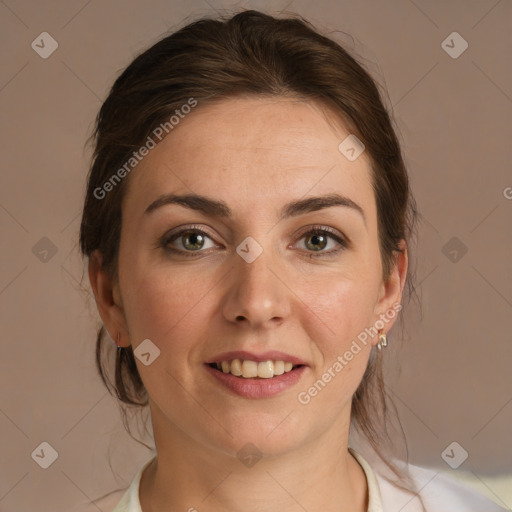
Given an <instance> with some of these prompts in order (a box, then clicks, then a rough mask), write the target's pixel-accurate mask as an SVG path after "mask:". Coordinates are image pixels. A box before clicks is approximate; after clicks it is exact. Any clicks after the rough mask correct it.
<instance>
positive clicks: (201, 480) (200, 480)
mask: <svg viewBox="0 0 512 512" xmlns="http://www.w3.org/2000/svg"><path fill="white" fill-rule="evenodd" d="M153 416H154V412H153ZM158 424H159V423H158V422H155V424H154V425H153V426H154V433H155V445H156V448H157V454H158V456H157V458H156V459H155V460H154V461H153V463H152V464H151V465H150V466H149V467H148V468H146V470H145V471H144V473H143V475H142V479H141V483H140V488H139V497H140V502H141V507H142V511H143V512H156V511H159V510H183V511H189V512H194V511H197V512H201V511H202V510H208V511H211V512H221V511H222V512H223V511H225V510H229V511H233V512H242V511H243V512H247V511H263V510H279V511H280V512H299V511H300V512H303V511H304V510H308V511H311V512H312V511H315V510H332V511H336V512H366V511H367V508H368V488H367V483H366V477H365V474H364V471H363V469H362V468H361V466H360V465H359V463H358V462H357V461H356V460H355V459H354V457H353V456H352V455H351V454H350V452H349V451H348V428H345V429H340V431H337V430H336V431H333V432H326V433H324V434H323V435H322V436H319V437H316V438H315V439H314V440H312V441H310V442H309V443H306V444H303V445H302V446H301V447H300V449H295V450H293V451H289V452H287V453H285V454H279V455H266V454H265V455H263V457H262V458H261V459H260V460H259V461H258V462H256V463H255V464H254V465H252V466H250V465H249V464H248V465H244V464H243V463H242V462H241V461H240V460H239V459H238V458H237V457H233V456H231V455H228V454H226V453H225V452H221V451H218V450H216V449H215V448H214V447H208V446H205V445H204V444H200V443H197V442H196V441H195V440H193V439H191V438H190V437H188V436H187V435H186V434H185V433H184V432H182V431H180V430H178V429H174V430H173V429H172V426H169V424H166V426H165V429H158V428H156V425H158ZM170 430H171V432H170ZM164 432H165V435H162V434H163V433H164Z"/></svg>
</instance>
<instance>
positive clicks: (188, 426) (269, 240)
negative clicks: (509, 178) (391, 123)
mask: <svg viewBox="0 0 512 512" xmlns="http://www.w3.org/2000/svg"><path fill="white" fill-rule="evenodd" d="M349 133H350V132H349V130H348V129H347V128H346V127H345V126H344V125H343V124H342V123H341V122H340V121H339V120H338V119H337V118H336V117H335V116H334V115H333V114H332V112H329V111H328V110H326V109H325V108H322V106H321V105H319V104H316V103H314V102H301V101H298V100H296V99H291V98H275V97H274V98H263V97H244V98H237V99H228V100H222V101H221V102H218V103H215V104H210V105H199V106H198V107H196V109H195V110H194V111H193V112H192V113H191V114H189V115H188V116H187V117H186V118H185V119H183V120H181V122H180V124H179V125H178V126H177V127H176V128H175V129H174V130H173V131H172V132H171V134H170V135H169V136H167V137H166V138H165V139H164V140H163V141H162V142H161V143H160V144H159V145H158V146H157V147H156V148H155V149H153V150H152V151H150V153H149V155H148V156H146V157H145V158H144V160H143V161H142V162H141V163H140V164H139V165H138V166H137V167H136V170H134V171H133V172H132V174H131V175H130V176H129V183H128V188H127V191H126V195H125V198H124V202H123V205H122V232H121V241H120V252H119V281H118V282H115V281H112V280H111V279H109V277H108V276H107V275H106V274H105V272H103V271H102V269H101V255H99V254H94V255H93V257H92V258H91V259H90V263H89V276H90V281H91V284H92V287H93V290H94V294H95V297H96V301H97V305H98V310H99V312H100V315H101V317H102V319H103V322H104V323H105V326H106V328H107V329H108V331H109V333H110V334H111V335H112V337H113V338H114V339H116V336H117V334H118V333H119V334H120V344H121V345H124V346H127V345H129V344H131V345H132V347H133V349H134V350H135V349H136V348H137V346H138V345H139V344H140V343H141V342H142V341H143V340H145V339H147V338H149V339H150V340H151V341H152V342H153V343H154V344H155V345H156V346H158V347H159V349H160V351H161V352H160V356H159V357H158V358H157V359H155V361H154V362H153V363H152V364H150V365H149V366H145V365H144V364H142V363H141V361H139V360H138V359H137V358H136V362H137V367H138V370H139V372H140V375H141V378H142V380H143V382H144V385H145V386H146V388H147V390H148V393H149V396H150V411H151V419H152V425H153V430H154V438H155V444H156V449H157V454H158V458H157V462H155V463H153V464H151V465H150V466H149V467H148V469H147V470H146V471H145V472H144V474H143V477H142V481H141V486H140V500H141V505H142V509H143V511H144V512H152V511H157V510H184V511H186V510H189V509H191V507H195V508H196V509H197V510H198V511H201V510H209V511H212V512H217V511H224V510H230V511H240V512H241V511H242V510H243V511H248V510H250V511H263V510H280V511H282V512H292V511H293V512H295V511H303V510H304V508H305V509H307V510H308V511H310V512H313V511H320V510H336V511H340V512H343V511H344V512H348V511H350V512H358V511H359V512H363V511H366V509H367V506H368V489H367V484H366V479H365V476H364V472H363V470H362V468H361V467H360V465H359V464H358V463H357V461H356V460H355V459H354V458H353V456H352V455H351V454H350V453H349V452H348V450H347V446H348V435H349V424H350V412H351V398H352V395H353V393H354V392H355V390H356V389H357V387H358V385H359V383H360V381H361V379H362V376H363V374H364V370H365V368H366V366H367V363H368V357H369V355H370V350H372V345H375V344H376V343H377V342H378V339H377V337H374V338H372V339H370V340H369V343H368V344H367V345H366V346H364V345H362V344H360V345H361V348H362V349H361V351H360V352H359V353H358V354H357V355H355V356H354V358H353V359H352V360H351V361H350V362H349V363H348V364H347V366H346V367H345V368H344V369H343V370H342V371H341V372H340V373H339V374H337V375H336V377H335V378H333V379H332V380H331V382H330V383H329V384H328V385H327V386H325V388H324V389H323V390H322V391H321V392H320V393H318V395H317V396H315V397H314V398H312V399H311V401H310V403H309V404H308V405H302V404H300V403H299V402H298V400H297V395H298V393H299V392H300V391H306V390H307V389H308V388H309V387H310V386H311V385H312V384H313V383H314V382H315V381H317V380H318V379H320V378H321V376H322V374H323V373H324V372H325V371H326V370H327V369H328V368H329V367H331V366H332V364H333V363H334V362H335V361H336V358H337V357H338V356H339V355H343V354H344V353H345V351H346V350H348V349H349V347H350V345H351V343H352V341H353V340H354V339H356V337H357V335H358V334H359V333H360V332H361V331H363V330H364V329H365V328H367V327H370V326H372V325H374V323H375V321H376V320H378V319H379V315H381V314H383V313H385V312H386V311H388V310H391V309H392V306H393V304H397V303H399V302H400V300H401V296H402V290H403V287H404V283H405V276H406V271H407V252H406V251H405V252H404V254H402V255H399V256H398V258H397V260H396V265H395V266H394V267H393V269H392V272H391V275H390V277H389V279H388V280H387V281H384V280H383V275H382V274H383V271H382V264H381V255H380V252H379V245H378V237H377V210H376V203H375V198H374V193H373V190H372V187H371V174H370V160H369V158H368V155H367V153H366V152H364V153H363V154H362V155H361V156H360V157H359V158H357V159H356V160H355V161H353V162H350V161H349V160H348V159H347V158H345V156H344V155H343V154H342V153H341V152H340V151H339V150H338V145H339V144H340V142H341V141H342V140H343V139H344V138H345V137H347V136H348V135H349ZM171 192H172V193H178V194H181V193H183V194H188V193H196V194H202V195H207V196H209V197H211V198H213V199H217V200H222V201H224V202H225V203H226V204H227V205H228V206H229V207H230V208H231V209H232V210H233V217H232V218H215V217H209V216H207V215H205V214H203V213H201V212H199V211H195V210H191V209H187V208H184V207H182V206H178V205H166V206H163V207H161V208H159V209H157V210H155V211H153V212H152V213H151V214H149V215H148V214H144V211H145V209H146V208H147V206H148V205H149V204H150V203H152V202H153V201H154V200H155V199H156V198H158V197H159V196H160V195H162V194H164V193H171ZM328 193H339V194H342V195H344V196H347V197H348V198H350V199H351V200H352V201H354V202H356V203H357V204H359V205H360V206H361V208H362V209H363V211H364V216H365V219H363V217H362V216H361V215H360V214H359V213H358V212H357V211H356V210H354V209H351V208H348V207H343V206H342V207H339V206H336V207H330V208H326V209H322V210H318V211H315V212H309V213H305V214H302V215H299V216H296V217H290V218H286V219H284V220H280V221H279V220H278V217H277V215H278V211H279V210H280V209H281V207H282V206H283V205H284V204H285V203H288V202H289V201H292V200H297V199H301V198H304V197H310V196H316V195H323V194H328ZM191 224H197V225H199V227H200V229H202V230H204V231H205V232H206V233H207V235H208V237H210V238H205V239H204V246H202V247H203V248H202V249H200V251H193V250H191V249H188V252H189V253H193V254H195V257H190V258H187V257H185V256H180V255H178V254H173V253H168V252H165V250H164V249H162V248H161V247H158V246H157V245H158V244H157V242H158V240H159V239H160V238H161V237H162V236H163V235H164V234H165V233H167V232H169V231H170V230H171V229H172V228H175V227H178V226H182V227H183V228H184V229H186V228H189V227H190V225H191ZM313 225H320V226H321V227H330V228H332V229H333V230H335V231H336V232H337V233H338V234H340V235H341V236H342V237H344V238H345V239H348V241H349V245H348V247H347V248H345V249H343V248H341V249H342V250H340V251H339V252H338V253H336V254H335V255H333V256H331V257H326V256H318V257H311V254H314V255H318V254H320V253H321V252H323V253H327V252H329V251H331V250H333V249H336V248H337V247H340V246H339V244H338V243H337V242H336V241H335V240H334V239H332V238H328V241H327V244H328V245H327V246H323V245H322V242H318V241H317V242H316V245H315V242H314V240H312V236H311V235H309V236H308V235H307V231H308V229H310V228H311V226H313ZM247 236H251V237H252V238H254V239H255V240H256V241H257V242H258V243H259V244H260V246H261V247H262V248H263V252H262V254H261V255H260V256H259V257H258V258H256V260H255V261H253V262H252V263H250V264H249V263H247V262H246V261H245V260H244V259H242V258H241V257H240V256H239V255H238V254H237V252H236V247H237V246H238V245H239V244H240V243H241V242H242V241H243V240H244V239H245V238H246V237H247ZM184 238H185V240H184ZM182 242H187V240H186V237H183V236H182V237H181V238H177V239H176V240H174V241H173V242H171V243H170V245H171V246H172V247H174V248H176V249H181V250H182V251H184V252H185V251H187V249H186V248H185V247H183V245H182ZM308 242H309V244H310V245H309V246H308V245H307V244H308ZM190 243H192V244H194V243H196V244H197V242H195V241H194V239H192V240H191V241H190ZM311 244H312V245H313V249H312V248H311ZM198 245H199V247H201V245H200V242H199V244H198ZM317 246H318V247H320V250H319V251H315V250H314V249H315V247H317ZM404 248H405V245H404ZM201 251H202V252H201ZM395 319H396V317H395ZM395 319H393V320H390V321H388V322H387V323H386V325H385V328H384V332H387V331H389V329H390V328H391V326H392V325H393V323H394V320H395ZM230 350H248V351H253V352H255V353H260V352H263V351H266V350H280V351H283V352H286V353H288V354H291V355H294V356H297V357H300V358H301V359H302V360H304V361H305V362H306V364H307V365H308V366H307V368H306V371H305V372H304V374H303V375H302V377H301V380H300V381H299V382H298V383H297V384H296V385H294V386H293V387H292V388H290V389H288V390H285V391H283V392H281V393H280V394H278V395H276V396H274V397H271V398H263V399H247V398H242V397H240V396H237V395H235V394H233V393H232V392H230V391H228V390H227V389H226V388H224V387H222V386H221V385H220V384H218V383H217V381H216V379H214V378H213V377H212V376H211V375H210V374H209V373H208V372H207V371H206V370H205V369H204V363H205V362H206V361H207V360H211V358H212V357H213V356H215V355H216V354H219V353H221V352H224V351H230ZM373 350H375V348H373ZM248 442H251V443H253V444H254V445H255V446H256V447H257V448H258V450H259V451H260V452H262V453H263V458H262V459H261V460H260V461H259V462H258V463H257V464H255V465H254V466H253V467H251V468H248V467H246V466H244V465H243V464H242V463H241V462H240V461H239V460H238V458H237V455H236V454H237V452H238V450H240V449H241V447H243V446H244V445H245V444H246V443H248Z"/></svg>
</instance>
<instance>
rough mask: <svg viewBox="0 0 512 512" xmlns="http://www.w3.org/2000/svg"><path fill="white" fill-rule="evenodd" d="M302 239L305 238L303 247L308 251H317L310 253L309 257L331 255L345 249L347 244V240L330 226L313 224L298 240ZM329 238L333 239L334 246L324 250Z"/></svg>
mask: <svg viewBox="0 0 512 512" xmlns="http://www.w3.org/2000/svg"><path fill="white" fill-rule="evenodd" d="M302 239H304V240H305V241H304V244H303V247H305V248H306V250H307V251H308V252H313V253H314V252H316V253H319V254H311V257H318V256H331V255H334V254H337V253H338V252H339V251H342V250H344V249H346V248H347V246H348V243H347V241H346V240H345V239H344V238H343V237H342V236H340V235H339V234H337V232H335V231H333V230H331V229H330V228H326V227H320V226H315V227H313V228H312V229H310V230H309V231H306V232H305V233H303V234H302V236H301V237H300V239H299V240H302ZM329 240H331V241H332V240H334V242H335V244H334V248H333V249H331V250H328V251H324V249H325V248H326V247H327V246H328V245H329Z"/></svg>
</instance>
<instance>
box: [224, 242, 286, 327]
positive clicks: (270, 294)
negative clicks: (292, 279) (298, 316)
mask: <svg viewBox="0 0 512 512" xmlns="http://www.w3.org/2000/svg"><path fill="white" fill-rule="evenodd" d="M233 260H234V261H233V266H234V268H233V270H232V271H231V272H229V273H228V275H227V276H226V279H227V286H226V292H225V295H224V303H223V308H222V309H223V314H224V317H225V318H226V319H227V320H228V321H229V322H231V323H235V324H242V325H244V324H245V325H246V326H247V327H250V328H252V329H261V328H268V327H273V326H274V327H275V326H278V325H280V324H281V323H282V322H283V321H284V320H285V319H286V318H287V317H288V315H289V313H290V294H291V293H292V292H291V291H290V290H289V289H288V287H287V286H286V284H285V283H286V280H285V279H284V275H283V274H284V273H283V271H282V270H280V267H279V265H278V264H277V263H276V261H275V258H272V254H271V251H265V250H264V251H263V252H262V253H261V254H260V255H259V256H258V257H257V258H256V259H255V260H254V261H252V262H251V263H248V262H247V261H245V260H244V259H243V258H242V257H240V256H239V255H238V253H235V254H234V256H233Z"/></svg>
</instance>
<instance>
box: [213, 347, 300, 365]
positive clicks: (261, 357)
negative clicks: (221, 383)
mask: <svg viewBox="0 0 512 512" xmlns="http://www.w3.org/2000/svg"><path fill="white" fill-rule="evenodd" d="M233 359H241V360H248V361H256V362H257V363H259V362H262V361H284V362H285V363H286V362H290V363H292V364H295V365H298V364H302V365H305V364H306V363H305V362H304V361H303V360H302V359H300V358H298V357H295V356H292V355H290V354H286V353H285V352H280V351H278V350H269V351H267V352H262V353H260V354H254V353H253V352H248V351H246V350H235V351H232V352H222V354H218V355H216V356H214V357H212V358H211V359H209V360H208V361H206V364H212V363H220V362H222V361H232V360H233Z"/></svg>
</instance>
